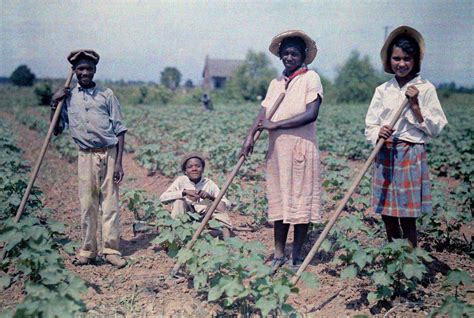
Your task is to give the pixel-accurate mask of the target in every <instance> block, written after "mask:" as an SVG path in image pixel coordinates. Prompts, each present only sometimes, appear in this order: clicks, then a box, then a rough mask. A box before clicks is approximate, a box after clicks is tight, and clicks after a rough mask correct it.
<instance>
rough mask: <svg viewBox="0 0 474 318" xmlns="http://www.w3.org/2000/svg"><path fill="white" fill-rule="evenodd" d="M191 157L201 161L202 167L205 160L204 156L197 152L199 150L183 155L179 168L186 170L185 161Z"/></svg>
mask: <svg viewBox="0 0 474 318" xmlns="http://www.w3.org/2000/svg"><path fill="white" fill-rule="evenodd" d="M191 158H198V159H199V160H201V162H202V167H203V168H204V167H205V165H206V160H205V159H204V156H203V155H202V154H201V153H199V152H189V153H187V154H185V155H184V156H183V159H182V160H181V170H182V171H185V170H186V162H188V160H189V159H191Z"/></svg>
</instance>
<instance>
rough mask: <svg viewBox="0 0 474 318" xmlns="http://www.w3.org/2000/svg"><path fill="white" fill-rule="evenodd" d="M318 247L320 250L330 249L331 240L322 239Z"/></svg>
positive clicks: (326, 250) (327, 250)
mask: <svg viewBox="0 0 474 318" xmlns="http://www.w3.org/2000/svg"><path fill="white" fill-rule="evenodd" d="M320 249H321V251H325V252H329V251H330V250H331V242H329V240H324V241H323V243H322V244H321V248H320Z"/></svg>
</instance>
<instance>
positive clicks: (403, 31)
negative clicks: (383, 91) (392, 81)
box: [380, 25, 425, 74]
mask: <svg viewBox="0 0 474 318" xmlns="http://www.w3.org/2000/svg"><path fill="white" fill-rule="evenodd" d="M401 35H406V36H408V37H410V38H412V39H413V40H415V42H416V43H418V46H419V47H420V65H421V61H422V60H423V56H424V55H425V40H424V39H423V36H422V35H421V33H420V32H418V31H417V30H415V29H413V28H410V27H409V26H406V25H402V26H400V27H398V28H396V29H395V30H393V31H392V32H390V34H389V35H388V37H387V39H386V40H385V43H384V45H383V47H382V50H380V58H381V59H382V64H383V69H384V71H385V72H387V73H390V74H394V73H393V70H392V66H391V65H390V61H389V60H388V58H389V57H388V51H389V50H390V47H391V46H392V45H393V41H394V40H395V39H396V38H398V37H399V36H401Z"/></svg>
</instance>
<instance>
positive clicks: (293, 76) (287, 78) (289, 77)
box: [283, 65, 308, 89]
mask: <svg viewBox="0 0 474 318" xmlns="http://www.w3.org/2000/svg"><path fill="white" fill-rule="evenodd" d="M307 71H308V67H307V66H306V65H303V66H302V67H301V68H300V69H299V70H297V71H295V72H293V74H291V75H290V76H285V75H283V78H284V79H285V89H288V85H290V82H291V81H292V80H293V79H294V78H295V77H296V76H298V75H301V74H304V73H306V72H307Z"/></svg>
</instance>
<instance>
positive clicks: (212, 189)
mask: <svg viewBox="0 0 474 318" xmlns="http://www.w3.org/2000/svg"><path fill="white" fill-rule="evenodd" d="M219 192H221V190H220V189H219V187H218V186H217V184H215V183H214V182H213V181H211V180H209V194H210V195H212V196H213V197H214V198H217V196H218V195H219ZM221 202H223V203H224V205H225V208H226V209H228V208H229V207H230V206H231V203H230V201H229V200H228V199H227V198H226V197H225V196H223V197H222V200H221Z"/></svg>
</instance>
